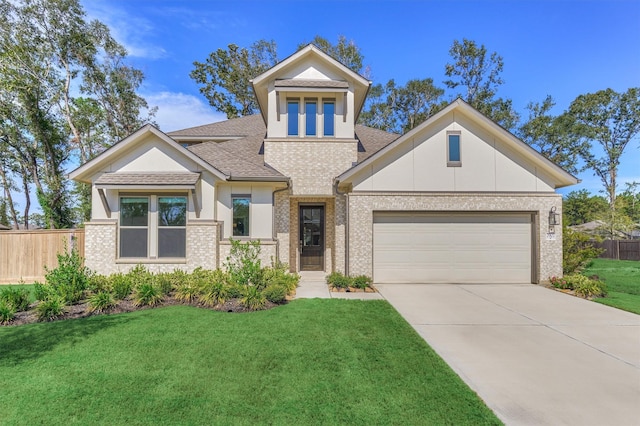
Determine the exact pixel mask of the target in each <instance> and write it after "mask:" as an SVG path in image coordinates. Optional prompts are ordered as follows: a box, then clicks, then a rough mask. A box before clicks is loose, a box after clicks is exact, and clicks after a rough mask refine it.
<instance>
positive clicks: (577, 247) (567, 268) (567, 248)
mask: <svg viewBox="0 0 640 426" xmlns="http://www.w3.org/2000/svg"><path fill="white" fill-rule="evenodd" d="M590 238H591V237H589V236H588V235H586V234H583V233H580V232H577V231H574V230H572V229H569V228H568V227H566V226H564V227H563V228H562V271H563V272H564V273H565V274H572V273H574V272H578V271H580V270H581V269H582V268H584V267H585V266H586V265H587V263H589V261H591V260H592V259H595V258H596V257H598V256H599V255H600V254H601V253H602V252H603V251H604V250H602V249H598V248H595V247H593V245H592V244H591V241H590Z"/></svg>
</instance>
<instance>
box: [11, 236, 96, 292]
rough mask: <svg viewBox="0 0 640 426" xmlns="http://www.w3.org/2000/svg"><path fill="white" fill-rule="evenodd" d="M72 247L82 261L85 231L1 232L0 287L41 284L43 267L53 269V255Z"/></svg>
mask: <svg viewBox="0 0 640 426" xmlns="http://www.w3.org/2000/svg"><path fill="white" fill-rule="evenodd" d="M72 247H76V248H77V249H78V253H79V254H80V256H83V257H84V229H46V230H38V231H0V284H16V283H18V282H19V281H20V280H22V281H24V282H25V283H27V284H31V283H33V282H34V281H44V274H45V270H44V267H45V266H47V267H48V268H50V269H51V268H55V267H56V266H57V265H58V259H57V256H56V255H57V254H58V253H64V251H65V248H68V249H71V248H72Z"/></svg>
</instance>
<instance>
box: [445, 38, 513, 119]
mask: <svg viewBox="0 0 640 426" xmlns="http://www.w3.org/2000/svg"><path fill="white" fill-rule="evenodd" d="M449 55H451V58H452V59H453V63H447V64H446V65H445V75H446V76H447V77H449V80H445V82H444V83H445V84H446V85H447V87H448V88H449V89H456V88H461V89H462V90H463V91H462V92H459V93H458V96H459V97H461V98H462V99H463V100H464V101H466V102H467V103H469V104H470V105H471V106H472V107H474V108H475V109H477V110H478V111H480V112H481V113H483V114H484V115H486V116H487V117H489V118H490V119H492V120H493V121H495V122H496V123H498V124H500V125H501V126H503V127H504V128H506V129H512V128H513V127H514V126H515V124H516V122H517V121H518V115H517V114H516V113H515V111H514V110H513V106H512V102H511V100H510V99H503V98H499V97H497V91H498V88H499V87H500V86H501V85H502V84H503V83H504V81H503V80H502V78H501V77H500V74H501V73H502V69H503V67H504V62H503V59H502V57H501V56H499V55H498V54H497V53H496V52H492V53H491V54H490V55H489V56H488V57H487V48H486V47H485V46H484V45H480V46H478V45H477V44H476V42H475V41H473V40H467V39H466V38H465V39H462V43H461V42H459V41H458V40H454V41H453V45H452V46H451V49H450V50H449Z"/></svg>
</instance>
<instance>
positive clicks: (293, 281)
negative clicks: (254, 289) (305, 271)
mask: <svg viewBox="0 0 640 426" xmlns="http://www.w3.org/2000/svg"><path fill="white" fill-rule="evenodd" d="M279 265H281V266H277V265H274V266H272V267H270V268H264V269H263V270H262V281H263V283H264V286H265V288H266V287H269V286H272V285H280V286H283V287H285V288H286V289H287V293H292V292H293V291H294V290H295V289H296V287H298V283H299V282H300V275H298V274H292V273H290V272H288V267H287V266H286V265H285V264H282V263H280V264H279Z"/></svg>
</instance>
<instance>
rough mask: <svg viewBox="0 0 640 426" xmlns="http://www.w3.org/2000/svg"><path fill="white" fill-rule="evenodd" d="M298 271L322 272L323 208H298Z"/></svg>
mask: <svg viewBox="0 0 640 426" xmlns="http://www.w3.org/2000/svg"><path fill="white" fill-rule="evenodd" d="M300 270H301V271H323V270H324V206H300Z"/></svg>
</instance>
